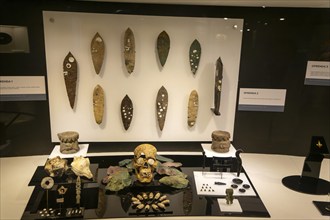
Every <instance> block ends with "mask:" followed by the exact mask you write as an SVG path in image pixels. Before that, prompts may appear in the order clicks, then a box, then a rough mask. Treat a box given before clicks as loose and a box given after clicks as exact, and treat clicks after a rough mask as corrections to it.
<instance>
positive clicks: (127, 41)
mask: <svg viewBox="0 0 330 220" xmlns="http://www.w3.org/2000/svg"><path fill="white" fill-rule="evenodd" d="M124 58H125V65H126V69H127V72H128V73H132V72H133V70H134V66H135V39H134V34H133V32H132V30H131V29H130V28H127V30H126V31H125V35H124Z"/></svg>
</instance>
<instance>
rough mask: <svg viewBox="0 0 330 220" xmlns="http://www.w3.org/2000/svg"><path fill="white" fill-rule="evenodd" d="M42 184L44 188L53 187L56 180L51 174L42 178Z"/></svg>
mask: <svg viewBox="0 0 330 220" xmlns="http://www.w3.org/2000/svg"><path fill="white" fill-rule="evenodd" d="M40 185H41V187H42V188H43V189H51V188H52V187H53V186H54V180H53V178H51V177H50V176H46V177H44V178H43V179H42V180H41V183H40Z"/></svg>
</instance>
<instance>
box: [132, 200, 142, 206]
mask: <svg viewBox="0 0 330 220" xmlns="http://www.w3.org/2000/svg"><path fill="white" fill-rule="evenodd" d="M132 203H133V205H140V204H141V201H140V200H137V201H133V202H132Z"/></svg>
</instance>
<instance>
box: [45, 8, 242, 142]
mask: <svg viewBox="0 0 330 220" xmlns="http://www.w3.org/2000/svg"><path fill="white" fill-rule="evenodd" d="M43 21H44V34H45V48H46V59H47V80H48V91H49V107H50V118H51V132H52V141H54V142H55V141H58V138H57V133H60V132H63V131H67V130H74V131H77V132H79V134H80V136H79V141H209V140H211V133H212V131H214V130H219V129H220V130H226V131H229V132H230V133H231V134H232V137H233V130H234V129H233V128H234V119H235V106H236V94H237V83H238V74H239V63H240V52H241V41H242V31H241V30H242V29H243V19H223V18H193V17H166V16H141V15H116V14H95V13H76V12H53V11H44V12H43ZM128 27H129V28H131V29H132V31H133V33H134V35H135V43H136V63H135V69H134V72H133V73H132V74H128V73H127V70H126V67H125V64H124V57H123V37H124V32H125V30H126V29H127V28H128ZM163 30H165V31H166V32H167V33H168V34H169V36H170V40H171V48H170V52H169V56H168V58H167V62H166V64H165V65H164V67H163V68H162V67H161V66H160V64H159V61H158V57H157V52H156V40H157V37H158V35H159V33H161V32H162V31H163ZM96 32H98V33H99V34H100V35H101V36H102V38H103V39H104V42H105V46H106V49H105V60H104V63H103V66H102V69H101V72H100V74H99V75H97V74H96V73H95V70H94V67H93V63H92V58H91V53H90V44H91V40H92V38H93V37H94V35H95V34H96ZM194 39H198V41H199V42H200V44H201V47H202V55H201V60H200V64H199V68H198V71H197V73H196V75H193V74H192V73H191V70H190V66H189V59H188V56H189V47H190V45H191V43H192V42H193V40H194ZM69 51H70V52H71V53H72V54H73V56H75V58H76V60H77V62H78V83H77V94H76V101H75V107H74V109H71V107H70V105H69V101H68V97H67V94H66V89H65V83H64V77H63V60H64V58H65V56H66V55H67V54H68V52H69ZM219 56H220V57H221V59H222V62H223V65H224V71H223V85H222V94H221V107H220V112H221V116H215V115H214V114H213V113H212V111H211V110H210V108H212V107H213V102H214V101H213V96H214V75H215V63H216V60H217V59H218V57H219ZM97 84H99V85H101V86H102V87H103V89H104V92H105V113H104V116H103V122H102V123H101V124H100V125H98V124H97V123H95V120H94V114H93V101H92V94H93V89H94V87H95V86H96V85H97ZM161 86H164V87H165V88H166V89H167V91H168V95H169V104H168V111H167V116H166V121H165V126H164V129H163V131H160V130H159V128H158V123H157V119H156V110H155V108H156V107H155V106H156V96H157V92H158V90H159V88H160V87H161ZM194 89H195V90H197V92H198V94H199V110H198V118H197V121H196V124H195V126H194V127H192V128H190V127H188V125H187V104H188V98H189V94H190V92H191V91H192V90H194ZM126 94H127V95H128V96H129V97H130V98H131V100H132V101H133V105H134V115H133V120H132V123H131V125H130V128H129V129H128V130H127V131H126V130H125V129H124V127H123V124H122V121H121V115H120V104H121V101H122V99H123V98H124V96H125V95H126Z"/></svg>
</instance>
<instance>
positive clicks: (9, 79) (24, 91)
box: [0, 76, 46, 101]
mask: <svg viewBox="0 0 330 220" xmlns="http://www.w3.org/2000/svg"><path fill="white" fill-rule="evenodd" d="M0 98H1V101H36V100H46V87H45V77H44V76H0Z"/></svg>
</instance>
